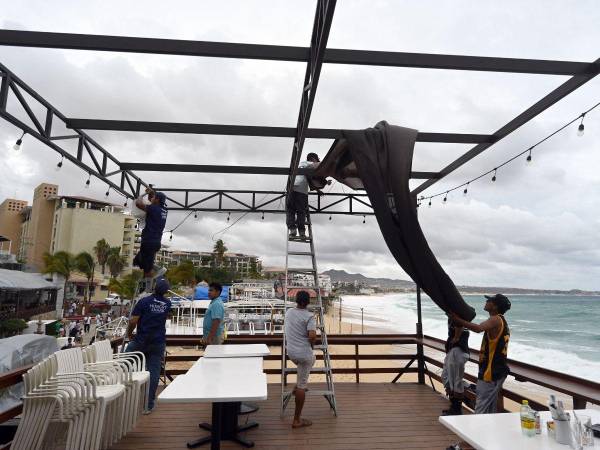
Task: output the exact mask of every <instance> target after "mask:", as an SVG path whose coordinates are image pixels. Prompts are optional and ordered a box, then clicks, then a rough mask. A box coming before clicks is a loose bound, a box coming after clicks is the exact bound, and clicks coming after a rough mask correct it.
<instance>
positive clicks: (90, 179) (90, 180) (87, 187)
mask: <svg viewBox="0 0 600 450" xmlns="http://www.w3.org/2000/svg"><path fill="white" fill-rule="evenodd" d="M91 182H92V174H91V173H90V174H88V179H87V180H85V188H86V189H89V188H90V183H91Z"/></svg>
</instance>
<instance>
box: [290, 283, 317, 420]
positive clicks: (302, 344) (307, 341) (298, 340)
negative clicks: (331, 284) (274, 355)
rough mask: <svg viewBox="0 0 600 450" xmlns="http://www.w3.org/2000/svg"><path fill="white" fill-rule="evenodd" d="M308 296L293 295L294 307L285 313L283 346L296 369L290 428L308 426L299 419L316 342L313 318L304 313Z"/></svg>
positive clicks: (311, 314) (305, 294)
mask: <svg viewBox="0 0 600 450" xmlns="http://www.w3.org/2000/svg"><path fill="white" fill-rule="evenodd" d="M309 303H310V296H309V294H308V292H306V291H300V292H298V294H297V295H296V307H295V308H289V309H288V310H287V311H286V313H285V344H286V347H287V354H288V356H289V357H290V359H291V360H292V362H293V363H294V364H296V367H297V373H296V377H297V381H296V387H295V388H294V397H295V399H296V409H295V411H294V422H293V423H292V427H293V428H301V427H308V426H310V425H312V422H311V421H310V420H307V419H303V418H302V417H301V414H302V407H303V406H304V400H305V398H306V391H307V389H308V386H307V385H308V377H309V375H310V370H311V369H312V367H313V365H314V364H315V356H314V354H313V345H314V343H315V340H316V339H317V323H316V320H315V315H314V314H313V313H311V312H310V311H308V309H307V306H308V304H309Z"/></svg>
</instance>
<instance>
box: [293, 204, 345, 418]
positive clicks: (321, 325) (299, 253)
mask: <svg viewBox="0 0 600 450" xmlns="http://www.w3.org/2000/svg"><path fill="white" fill-rule="evenodd" d="M306 224H307V231H308V234H307V235H306V237H300V236H297V237H290V236H289V234H286V241H287V243H286V255H285V281H284V299H285V310H286V312H287V310H288V308H292V307H294V306H293V304H292V302H293V300H291V301H290V300H288V291H289V289H313V290H314V291H316V293H317V302H316V303H315V304H310V305H309V307H308V308H309V310H310V311H313V312H314V313H315V314H316V316H317V317H316V318H317V336H319V337H320V338H321V343H320V344H319V345H315V346H314V348H313V350H314V351H317V352H322V354H323V366H322V367H316V366H315V367H313V368H312V369H311V371H310V373H311V374H312V373H316V374H320V375H325V381H326V385H327V387H326V389H325V390H310V389H309V390H308V391H306V395H307V396H311V397H314V396H323V397H325V399H326V400H327V402H328V403H329V406H330V407H331V409H332V411H333V413H334V415H336V416H337V405H336V401H335V390H334V387H333V371H332V367H331V357H330V354H329V345H328V343H327V333H326V331H325V316H324V309H323V300H322V298H321V289H320V286H319V272H318V270H317V258H316V256H315V244H314V241H313V231H312V223H311V219H310V215H309V214H307V216H306ZM286 232H287V230H286ZM306 247H308V248H306ZM296 248H300V249H302V250H297V249H296ZM290 256H293V257H297V258H296V259H301V258H302V257H303V258H306V259H308V258H310V264H311V267H301V268H297V267H296V268H294V267H290ZM307 264H308V263H307ZM295 274H303V275H308V278H309V279H310V278H312V285H311V283H310V282H302V283H301V284H302V286H295V285H293V283H291V284H292V286H289V284H290V281H292V277H293V276H294V275H295ZM288 302H289V304H288ZM284 330H285V320H284ZM288 359H289V358H288V355H287V345H286V337H285V332H284V334H283V347H282V349H281V416H282V417H283V415H284V413H285V409H286V407H287V405H288V403H289V401H290V399H291V398H292V397H293V390H292V388H291V386H288V385H287V376H288V375H289V374H295V373H297V370H296V368H295V367H288ZM317 361H318V360H317Z"/></svg>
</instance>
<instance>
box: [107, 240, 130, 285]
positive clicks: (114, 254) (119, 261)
mask: <svg viewBox="0 0 600 450" xmlns="http://www.w3.org/2000/svg"><path fill="white" fill-rule="evenodd" d="M106 264H108V271H109V272H110V276H111V277H113V278H117V277H118V276H119V275H120V274H121V272H123V269H124V268H125V266H126V265H127V259H126V258H125V257H124V256H123V255H121V247H111V248H110V250H109V252H108V258H107V259H106Z"/></svg>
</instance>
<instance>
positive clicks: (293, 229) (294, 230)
mask: <svg viewBox="0 0 600 450" xmlns="http://www.w3.org/2000/svg"><path fill="white" fill-rule="evenodd" d="M289 233H290V237H296V236H297V235H298V231H297V230H296V229H295V228H290V230H289Z"/></svg>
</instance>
